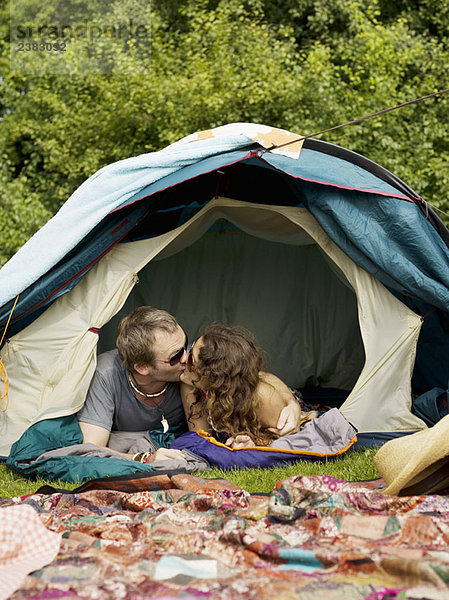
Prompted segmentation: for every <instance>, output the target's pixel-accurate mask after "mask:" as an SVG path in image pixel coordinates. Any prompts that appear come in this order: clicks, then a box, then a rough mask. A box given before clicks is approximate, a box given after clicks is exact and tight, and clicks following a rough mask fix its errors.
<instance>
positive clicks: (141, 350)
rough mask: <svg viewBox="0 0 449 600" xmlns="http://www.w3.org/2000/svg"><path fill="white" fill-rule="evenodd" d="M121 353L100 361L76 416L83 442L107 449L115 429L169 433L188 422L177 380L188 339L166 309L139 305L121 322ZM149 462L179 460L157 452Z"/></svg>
mask: <svg viewBox="0 0 449 600" xmlns="http://www.w3.org/2000/svg"><path fill="white" fill-rule="evenodd" d="M116 343H117V349H116V350H112V351H110V352H105V353H104V354H101V355H100V356H99V357H98V364H97V368H96V371H95V374H94V376H93V379H92V382H91V384H90V387H89V391H88V393H87V398H86V402H85V405H84V407H83V408H82V409H81V410H80V411H79V412H78V422H79V425H80V428H81V431H82V433H83V442H84V443H92V444H96V445H97V446H103V447H106V446H107V444H108V441H109V437H110V434H111V431H144V430H155V429H159V430H160V429H163V430H164V432H166V431H168V430H169V429H170V428H173V427H175V426H177V425H179V424H181V423H184V422H185V415H184V410H183V408H182V403H181V397H180V393H179V383H178V382H179V377H180V375H181V373H182V372H183V371H184V369H185V366H186V360H187V352H186V349H187V336H186V334H185V333H184V331H183V330H182V328H181V327H180V326H179V325H178V323H177V321H176V319H175V318H174V317H173V316H172V315H170V314H169V313H167V312H166V311H164V310H159V309H155V308H152V307H150V306H140V307H138V308H136V309H135V310H134V311H133V312H132V313H130V314H129V315H127V316H126V317H125V318H124V319H122V320H121V322H120V324H119V327H118V334H117V342H116ZM145 458H146V461H145V462H154V461H156V460H162V459H171V458H177V459H182V460H184V455H183V454H182V452H180V451H179V450H170V449H166V448H160V449H158V450H157V451H156V452H155V453H154V454H152V455H151V456H146V457H145Z"/></svg>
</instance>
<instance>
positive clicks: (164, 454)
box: [148, 448, 187, 463]
mask: <svg viewBox="0 0 449 600" xmlns="http://www.w3.org/2000/svg"><path fill="white" fill-rule="evenodd" d="M175 459H176V460H183V461H184V462H187V459H186V457H185V456H184V454H183V453H182V452H181V450H170V448H159V449H158V450H156V452H155V453H154V454H152V455H151V456H150V458H149V460H148V462H149V463H153V462H155V461H156V460H175Z"/></svg>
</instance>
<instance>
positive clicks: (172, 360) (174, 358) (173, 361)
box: [162, 334, 189, 367]
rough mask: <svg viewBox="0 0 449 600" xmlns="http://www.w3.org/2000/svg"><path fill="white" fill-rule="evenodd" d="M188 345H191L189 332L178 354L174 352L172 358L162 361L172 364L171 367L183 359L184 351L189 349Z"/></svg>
mask: <svg viewBox="0 0 449 600" xmlns="http://www.w3.org/2000/svg"><path fill="white" fill-rule="evenodd" d="M188 345H189V340H188V338H187V334H186V339H185V341H184V346H183V347H182V348H181V349H180V350H178V352H176V354H173V356H172V357H171V358H169V359H168V360H163V361H162V362H164V363H165V364H168V365H170V366H171V367H174V366H175V365H177V364H178V363H179V362H180V361H181V358H182V357H183V355H184V352H185V351H186V350H187V346H188Z"/></svg>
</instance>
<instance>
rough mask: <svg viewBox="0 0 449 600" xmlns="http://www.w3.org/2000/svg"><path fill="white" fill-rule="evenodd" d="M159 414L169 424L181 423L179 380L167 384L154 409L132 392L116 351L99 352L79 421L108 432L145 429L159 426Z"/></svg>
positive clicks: (182, 415)
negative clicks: (161, 397) (160, 399)
mask: <svg viewBox="0 0 449 600" xmlns="http://www.w3.org/2000/svg"><path fill="white" fill-rule="evenodd" d="M162 415H163V416H164V417H165V418H166V419H167V421H168V423H169V425H170V427H175V426H176V425H179V424H181V423H185V415H184V409H183V407H182V402H181V395H180V392H179V383H169V384H168V388H167V391H166V392H165V396H164V398H163V400H162V401H161V402H160V403H159V405H158V408H155V407H151V406H148V405H146V404H144V403H143V402H141V401H140V400H138V399H137V398H136V396H135V395H134V393H133V391H132V388H131V386H130V383H129V380H128V373H127V371H126V369H125V367H124V366H123V364H122V362H121V360H120V358H119V356H118V350H110V351H109V352H104V353H103V354H100V356H99V357H98V362H97V368H96V370H95V373H94V376H93V378H92V381H91V384H90V387H89V391H88V393H87V397H86V402H85V404H84V406H83V408H82V409H81V410H80V411H79V412H78V415H77V416H78V420H79V421H83V422H84V423H90V424H91V425H98V426H99V427H103V428H104V429H107V430H108V431H145V430H153V429H160V428H161V419H162Z"/></svg>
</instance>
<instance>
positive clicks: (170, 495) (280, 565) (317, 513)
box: [0, 474, 449, 600]
mask: <svg viewBox="0 0 449 600" xmlns="http://www.w3.org/2000/svg"><path fill="white" fill-rule="evenodd" d="M155 478H156V479H157V478H158V479H159V485H153V486H152V490H153V491H146V490H143V491H137V492H132V493H126V492H121V491H114V490H107V489H97V490H96V489H91V490H90V491H86V492H72V493H65V494H63V493H52V494H43V493H36V494H33V495H30V496H26V497H20V498H19V497H18V498H1V499H0V507H2V509H3V508H4V507H8V506H11V505H22V506H23V505H28V506H30V507H32V508H33V509H34V510H35V511H36V513H37V514H38V515H39V517H40V519H41V521H42V523H43V524H44V525H45V527H46V528H47V529H48V530H49V531H52V532H54V533H56V534H59V535H60V536H61V543H60V548H59V553H58V555H57V556H56V558H54V559H53V560H52V561H51V562H50V563H49V564H48V565H47V566H44V567H41V568H39V569H38V570H36V571H34V572H32V573H31V574H29V575H28V576H27V577H26V578H25V580H24V581H23V582H22V583H20V585H19V586H18V589H17V590H16V591H15V592H14V593H13V594H12V596H11V600H24V599H31V598H41V599H43V598H70V599H74V598H82V599H83V600H90V599H92V600H93V599H94V598H102V599H105V600H109V599H110V600H113V599H116V598H123V599H131V598H155V599H162V598H164V599H165V600H168V599H170V598H182V599H183V600H186V599H187V600H193V599H198V598H203V599H207V598H214V599H223V600H224V599H229V598H232V599H233V600H251V599H256V598H257V600H263V599H265V598H266V599H270V600H271V599H272V598H274V597H276V598H278V599H279V600H291V599H293V598H301V600H304V599H305V600H312V599H315V598H328V599H329V600H336V599H337V598H338V599H339V598H342V599H343V598H344V599H345V600H362V599H367V600H368V599H369V600H387V599H388V600H393V599H397V600H405V599H407V598H410V599H412V598H413V599H424V598H426V599H431V600H443V599H446V598H447V597H448V592H447V587H448V583H449V498H446V497H443V496H409V497H397V496H388V495H386V494H383V493H382V492H381V491H380V490H379V489H377V487H378V486H377V482H354V483H351V482H346V481H341V480H338V479H335V478H333V477H329V476H300V475H298V476H294V477H291V478H289V479H286V480H283V481H280V482H278V484H277V485H276V486H275V488H274V489H273V490H272V492H271V493H270V494H266V495H250V494H248V493H247V492H246V491H245V490H243V489H241V488H239V487H237V486H235V485H233V484H231V483H229V482H227V481H225V480H206V479H201V478H198V477H193V476H191V475H189V474H178V475H174V476H172V477H167V476H161V475H156V476H155Z"/></svg>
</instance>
